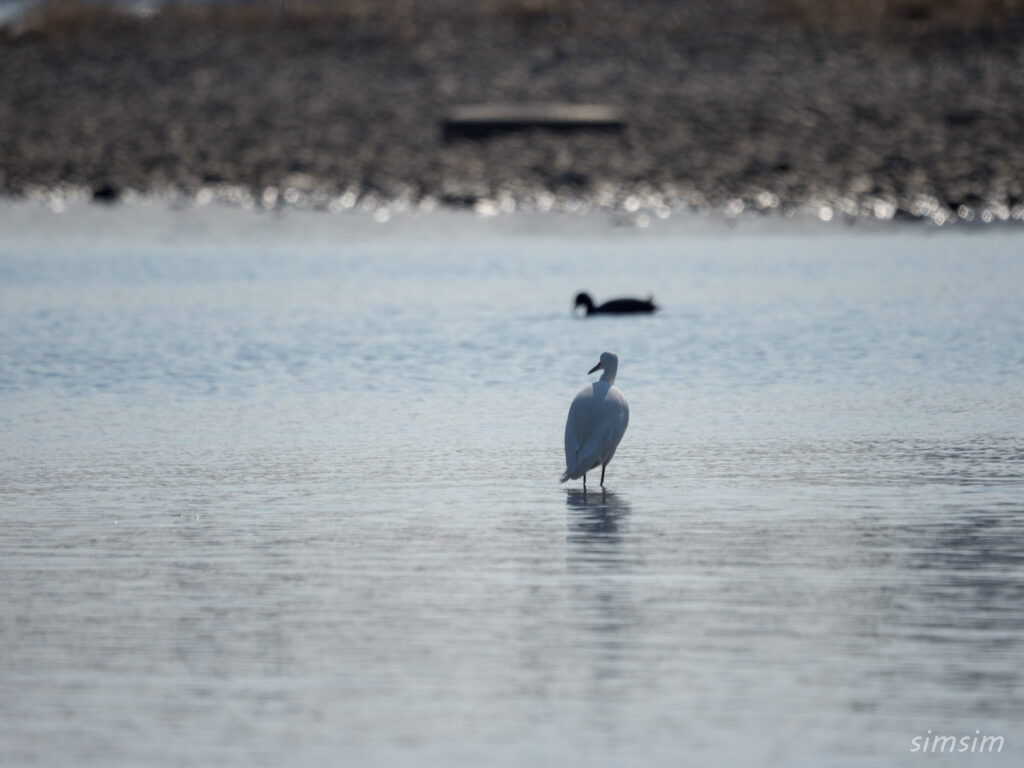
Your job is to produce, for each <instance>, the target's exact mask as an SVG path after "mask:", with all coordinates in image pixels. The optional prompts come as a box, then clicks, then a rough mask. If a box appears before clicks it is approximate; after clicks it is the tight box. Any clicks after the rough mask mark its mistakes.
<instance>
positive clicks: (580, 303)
mask: <svg viewBox="0 0 1024 768" xmlns="http://www.w3.org/2000/svg"><path fill="white" fill-rule="evenodd" d="M576 307H586V309H587V312H589V311H590V310H592V309H593V308H594V300H593V299H591V298H590V294H589V293H577V294H576V303H575V304H574V305H573V309H576Z"/></svg>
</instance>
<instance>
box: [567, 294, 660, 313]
mask: <svg viewBox="0 0 1024 768" xmlns="http://www.w3.org/2000/svg"><path fill="white" fill-rule="evenodd" d="M581 305H582V306H583V307H584V308H585V309H586V310H587V314H588V315H632V314H638V313H642V312H655V311H657V309H658V305H657V304H655V303H654V296H648V297H647V298H646V299H612V300H611V301H606V302H605V303H604V304H600V305H595V304H594V300H593V299H592V298H590V294H589V293H577V294H576V304H575V306H574V307H573V309H576V307H579V306H581Z"/></svg>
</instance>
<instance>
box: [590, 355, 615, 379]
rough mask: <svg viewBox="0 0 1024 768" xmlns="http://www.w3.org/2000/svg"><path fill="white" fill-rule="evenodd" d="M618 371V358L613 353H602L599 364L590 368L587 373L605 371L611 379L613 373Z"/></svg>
mask: <svg viewBox="0 0 1024 768" xmlns="http://www.w3.org/2000/svg"><path fill="white" fill-rule="evenodd" d="M618 370H619V356H618V355H616V354H615V353H614V352H602V353H601V362H599V363H598V364H597V365H595V366H594V367H593V368H591V369H590V370H589V371H587V373H593V372H594V371H605V372H607V373H610V374H611V375H612V376H613V377H614V376H615V372H616V371H618Z"/></svg>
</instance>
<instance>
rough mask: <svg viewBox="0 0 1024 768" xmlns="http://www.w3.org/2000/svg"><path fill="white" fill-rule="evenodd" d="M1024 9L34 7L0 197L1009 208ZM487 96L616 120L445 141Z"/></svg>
mask: <svg viewBox="0 0 1024 768" xmlns="http://www.w3.org/2000/svg"><path fill="white" fill-rule="evenodd" d="M1021 5H1022V4H1021V3H1017V2H1014V1H1013V0H989V1H988V2H986V1H985V0H945V1H944V2H938V1H937V0H936V2H931V1H930V0H899V1H897V0H889V1H888V2H886V1H885V0H835V2H833V3H827V2H818V3H809V2H801V1H800V0H772V1H771V2H769V1H767V0H766V1H765V2H754V0H690V1H688V2H687V1H684V0H676V1H675V2H671V1H669V0H479V2H474V3H466V2H461V1H460V0H377V2H372V1H371V0H324V1H323V2H276V3H271V2H262V3H250V4H245V5H223V6H191V5H168V6H165V7H163V8H162V9H161V10H159V11H157V12H155V13H145V14H140V13H138V12H127V11H125V10H123V9H119V8H117V7H111V6H103V7H97V6H91V5H83V4H81V3H67V2H62V3H57V4H53V3H51V4H48V5H46V6H43V7H42V8H41V9H38V10H36V11H34V12H29V13H27V14H25V15H23V16H22V17H20V18H17V19H14V20H11V21H9V22H8V23H7V25H6V26H5V27H4V28H3V29H2V30H0V72H2V73H3V74H2V76H0V190H2V192H3V193H5V194H6V195H9V196H26V195H28V196H32V195H39V194H53V193H55V191H56V192H59V191H60V190H65V191H69V193H73V194H77V195H84V196H90V195H91V196H94V197H96V198H98V199H105V200H114V199H117V198H118V197H120V196H123V195H127V194H132V195H138V194H146V193H155V194H164V193H167V194H178V195H186V196H187V195H206V196H207V197H209V196H210V195H217V196H227V197H229V198H231V199H237V200H239V201H241V202H244V203H246V204H250V203H251V204H256V205H264V206H267V207H272V206H276V205H281V204H286V203H302V204H316V205H322V206H324V207H348V206H351V205H360V204H363V203H365V202H367V201H369V204H370V206H371V207H372V205H376V204H384V203H388V202H390V203H395V201H398V202H399V203H401V204H403V205H421V204H448V205H461V206H472V207H476V208H478V209H480V210H487V209H493V210H512V209H514V208H516V207H539V208H542V209H543V208H548V207H559V206H562V207H569V208H574V207H579V206H584V207H587V206H603V207H609V208H613V209H616V208H617V209H624V210H626V211H637V210H639V209H640V208H642V207H649V208H650V209H651V210H653V211H657V212H659V213H662V212H664V213H665V214H666V215H667V213H668V212H671V211H673V210H678V209H686V210H689V209H697V210H722V211H725V212H727V213H728V212H736V211H739V210H765V211H782V212H794V211H811V212H816V213H818V214H819V215H821V216H822V217H823V218H831V217H833V216H840V215H871V216H877V217H880V218H890V217H893V216H905V217H920V218H931V219H933V220H936V221H940V222H942V221H945V220H952V219H956V218H961V219H964V218H967V219H971V218H975V217H981V218H984V220H986V221H989V220H996V219H1006V218H1016V219H1020V218H1024V141H1022V140H1021V138H1022V128H1024V15H1022V14H1021V7H1020V6H1021ZM823 9H824V10H823ZM490 102H504V103H519V102H554V103H573V104H579V103H589V104H604V105H610V106H613V107H616V108H618V109H619V110H620V111H621V113H622V114H623V115H624V117H625V128H624V129H623V130H621V131H588V130H579V131H551V130H546V129H537V128H534V129H528V130H522V131H513V132H502V133H497V134H494V135H491V136H488V137H485V138H464V137H454V138H452V137H449V138H447V139H446V137H445V136H444V134H443V132H442V129H441V120H442V119H443V118H444V116H445V115H446V114H447V113H448V112H449V111H450V110H451V109H452V108H453V107H454V106H455V105H460V104H474V103H490Z"/></svg>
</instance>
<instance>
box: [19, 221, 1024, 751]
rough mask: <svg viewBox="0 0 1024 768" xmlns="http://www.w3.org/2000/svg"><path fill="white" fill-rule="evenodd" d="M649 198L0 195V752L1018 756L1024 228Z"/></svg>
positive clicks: (1023, 546)
mask: <svg viewBox="0 0 1024 768" xmlns="http://www.w3.org/2000/svg"><path fill="white" fill-rule="evenodd" d="M658 224H659V226H655V227H652V228H650V229H649V230H646V231H640V230H637V229H634V228H630V227H616V226H613V225H612V224H611V223H610V222H609V221H608V220H606V219H602V218H600V217H598V216H591V217H587V218H556V217H547V218H545V217H529V216H512V217H501V218H496V219H489V220H481V219H477V218H473V217H470V216H459V215H453V214H448V213H436V214H433V215H431V216H426V217H420V218H409V217H400V218H399V219H398V220H394V221H392V222H390V223H389V224H388V225H387V226H379V225H376V224H375V223H374V222H372V221H369V220H368V219H366V218H365V217H362V216H360V215H356V214H352V215H341V216H329V215H326V214H311V213H298V212H292V213H288V214H285V215H274V214H254V213H251V212H244V211H236V210H229V209H218V208H215V207H211V208H208V209H203V210H199V211H193V212H185V211H167V210H162V209H154V208H146V207H142V206H136V207H120V208H114V209H103V208H98V207H92V206H82V207H76V208H74V209H73V210H71V211H67V212H65V213H63V214H60V215H57V214H52V213H50V212H48V211H46V210H45V209H42V208H35V207H32V206H23V205H10V204H8V205H6V206H5V207H3V208H2V209H0V229H2V230H3V231H4V233H5V238H4V240H3V242H2V243H0V331H2V335H0V430H2V434H3V440H2V442H0V526H2V528H0V605H2V606H3V610H2V613H0V648H2V649H3V653H2V654H0V763H2V764H3V765H4V766H22V765H25V766H27V765H76V766H93V765H95V766H125V765H153V766H161V765H168V766H169V765H184V764H189V765H215V764H216V765H239V766H242V765H245V766H249V765H296V766H299V765H301V766H313V765H332V766H334V765H359V766H404V765H407V766H422V765H438V766H442V765H443V766H448V765H497V766H538V765H553V764H558V763H562V764H566V765H606V766H626V765H630V766H632V765H646V766H669V765H681V764H694V765H730V766H733V765H766V764H778V765H797V766H799V765H806V766H819V765H823V764H828V765H872V766H875V765H882V766H896V765H904V764H908V763H911V762H914V763H916V762H918V761H920V760H921V756H920V754H919V753H915V752H912V751H911V749H912V747H913V741H912V740H913V739H914V738H915V737H922V738H921V742H923V739H924V738H925V737H928V736H929V735H930V734H942V735H954V736H956V737H958V738H959V737H962V736H970V737H972V738H973V737H975V736H979V738H980V736H986V735H987V736H1001V737H1003V740H1004V744H1003V749H1002V751H1001V753H1000V754H997V755H992V754H984V755H979V754H975V755H973V757H974V758H975V760H976V761H977V762H978V763H990V762H992V761H996V762H1000V763H1005V764H1016V763H1018V762H1019V760H1020V756H1021V754H1022V753H1021V749H1022V744H1024V728H1022V726H1021V721H1020V713H1021V712H1022V711H1024V688H1022V678H1024V673H1022V672H1021V669H1022V667H1024V633H1022V630H1024V609H1022V605H1024V417H1022V413H1024V410H1022V406H1024V322H1022V321H1024V262H1022V261H1021V259H1020V258H1019V252H1020V247H1021V244H1022V242H1024V241H1022V240H1021V235H1020V232H1019V230H1014V229H997V228H987V229H983V230H959V231H956V230H953V231H947V230H937V229H934V228H932V229H929V228H923V227H919V226H913V227H907V228H902V227H899V226H895V225H890V226H888V227H885V228H880V229H876V230H871V229H867V228H865V227H857V228H852V229H851V228H846V227H844V226H842V225H838V224H836V225H831V226H827V227H822V226H809V225H798V224H795V223H793V222H775V223H764V222H758V221H741V222H740V223H739V224H738V225H734V226H731V227H728V226H725V225H722V224H720V223H713V222H708V221H704V220H696V219H694V220H684V221H682V222H659V223H658ZM584 288H586V289H589V290H591V291H592V292H593V293H594V294H595V297H596V298H598V300H601V299H604V298H608V297H610V296H613V295H617V294H623V293H625V294H636V295H643V294H646V293H647V292H648V291H653V292H654V293H655V296H656V299H657V300H658V302H659V303H660V304H662V305H663V307H664V309H663V311H662V312H660V313H658V314H657V315H655V316H653V317H633V318H629V317H626V318H594V319H588V320H585V319H582V318H579V317H573V316H572V315H571V314H570V311H569V310H570V302H571V299H572V297H573V296H574V295H575V293H576V292H577V291H578V290H580V289H584ZM605 349H614V350H616V351H617V352H618V353H619V355H620V357H621V360H622V362H621V365H620V370H619V378H618V382H617V383H618V385H619V386H620V387H621V389H622V390H623V392H624V393H625V395H626V396H627V397H628V398H629V401H630V405H631V420H630V426H629V429H628V431H627V433H626V436H625V438H624V440H623V442H622V445H621V446H620V448H619V452H618V454H617V455H616V457H615V460H614V461H613V462H612V464H611V465H610V466H609V469H608V477H607V485H608V490H607V492H605V493H600V492H598V490H597V489H596V486H597V483H596V480H597V477H596V476H595V475H591V478H590V489H591V492H589V493H587V494H586V495H584V494H583V493H582V490H581V486H580V483H578V482H576V483H568V484H566V485H559V484H558V482H557V478H558V476H559V474H560V473H561V471H562V470H563V468H564V461H563V456H562V453H561V451H562V448H561V440H562V435H561V432H562V428H563V425H564V418H565V413H566V411H567V408H568V404H569V401H570V400H571V398H572V396H573V395H574V394H575V392H576V391H577V390H578V389H579V388H580V387H581V386H583V384H584V383H585V382H586V381H588V376H587V375H586V371H587V370H588V369H589V368H591V367H592V366H593V365H594V363H596V362H597V356H598V355H599V353H600V352H601V351H603V350H605ZM589 378H593V377H589ZM921 742H919V743H921ZM968 743H971V742H968ZM969 757H971V753H970V751H969V750H968V752H967V753H965V754H962V755H958V757H957V758H956V759H957V760H958V761H962V759H963V758H969ZM958 764H961V763H960V762H958Z"/></svg>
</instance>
